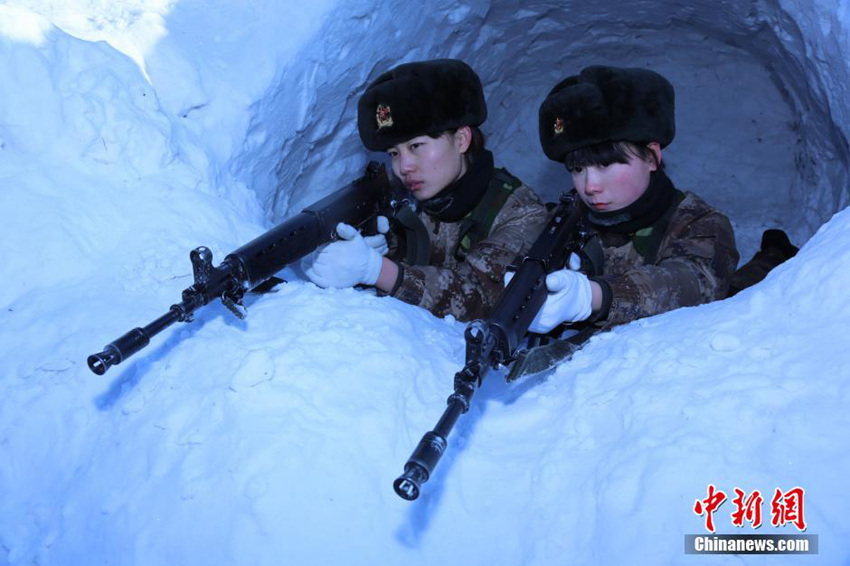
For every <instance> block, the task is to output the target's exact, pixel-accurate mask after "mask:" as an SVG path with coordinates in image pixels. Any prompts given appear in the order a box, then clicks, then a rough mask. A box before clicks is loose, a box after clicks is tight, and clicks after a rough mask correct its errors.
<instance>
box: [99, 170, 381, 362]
mask: <svg viewBox="0 0 850 566" xmlns="http://www.w3.org/2000/svg"><path fill="white" fill-rule="evenodd" d="M390 196H391V191H390V184H389V178H388V177H387V172H386V168H385V167H384V166H383V165H378V164H377V163H376V162H374V161H373V162H370V163H369V165H368V166H367V167H366V172H365V174H364V175H363V177H361V178H359V179H357V180H356V181H353V182H351V183H349V184H348V185H346V186H345V187H343V188H342V189H340V190H339V191H337V192H335V193H333V194H331V195H329V196H327V197H325V198H323V199H321V200H319V201H318V202H316V203H314V204H312V205H310V206H308V207H307V208H305V209H304V210H302V211H301V212H300V213H299V214H297V215H296V216H294V217H292V218H290V219H289V220H286V221H284V222H283V223H281V224H279V225H278V226H276V227H274V228H272V229H271V230H269V231H268V232H266V233H265V234H262V235H260V236H258V237H257V238H255V239H253V240H251V241H250V242H248V243H247V244H245V245H244V246H242V247H241V248H239V249H237V250H236V251H234V252H233V253H231V254H229V255H227V256H226V257H225V258H224V261H222V262H221V264H219V265H218V266H217V267H213V264H212V252H211V251H210V250H209V249H208V248H206V247H203V246H201V247H198V248H195V249H194V250H192V251H191V252H190V253H189V259H190V260H191V262H192V272H193V274H194V278H195V283H194V284H193V285H192V286H191V287H189V288H187V289H185V290H184V291H183V295H182V299H183V300H182V301H181V302H179V303H177V304H174V305H171V308H170V309H169V310H168V312H167V313H166V314H164V315H163V316H161V317H159V318H157V319H156V320H154V321H153V322H151V323H150V324H148V325H147V326H144V327H141V328H134V329H133V330H131V331H129V332H127V333H126V334H124V335H123V336H121V337H120V338H118V339H116V340H115V341H113V342H110V343H109V344H107V345H106V346H105V347H104V348H103V351H102V352H98V353H97V354H92V355H91V356H89V357H88V359H87V362H88V366H89V369H91V370H92V371H93V372H94V373H96V374H97V375H103V374H104V373H106V370H107V369H109V368H110V367H111V366H114V365H118V364H120V363H121V362H122V361H124V360H126V359H127V358H129V357H130V356H132V355H133V354H135V353H136V352H138V351H139V350H141V349H142V348H144V347H145V346H147V345H148V344H149V343H150V340H151V338H152V337H153V336H155V335H157V334H159V333H160V332H162V331H163V330H165V329H166V328H168V327H169V326H171V325H172V324H174V323H175V322H191V321H192V315H193V313H194V312H195V311H196V310H198V309H199V308H201V307H202V306H205V305H207V304H208V303H210V302H211V301H213V300H214V299H221V301H222V303H224V305H225V306H226V307H227V308H228V309H229V310H230V311H231V312H233V314H235V315H236V316H238V317H239V318H244V317H245V313H244V312H242V311H244V305H243V303H242V297H243V296H244V295H245V293H246V292H247V291H249V290H251V291H254V292H263V291H265V290H267V289H269V288H271V287H273V286H274V285H275V284H277V283H279V282H280V281H281V280H280V279H277V278H276V277H274V274H275V273H277V272H278V271H280V270H281V269H283V268H284V267H286V266H287V265H289V264H291V263H293V262H295V261H298V260H299V259H301V258H302V257H304V256H305V255H307V254H309V253H311V252H313V251H314V250H315V249H316V248H317V247H319V246H320V245H322V244H325V243H327V242H330V241H332V240H334V239H336V237H337V236H336V232H335V229H336V225H337V224H338V223H339V222H345V223H347V224H351V225H352V226H354V227H356V228H358V229H362V228H365V227H367V225H368V224H369V223H370V222H371V223H372V224H374V221H375V219H376V217H377V215H378V214H379V213H382V212H383V211H384V209H386V208H387V207H388V206H389V204H390ZM383 213H385V214H386V212H383ZM388 215H389V214H388ZM240 308H241V309H242V310H240Z"/></svg>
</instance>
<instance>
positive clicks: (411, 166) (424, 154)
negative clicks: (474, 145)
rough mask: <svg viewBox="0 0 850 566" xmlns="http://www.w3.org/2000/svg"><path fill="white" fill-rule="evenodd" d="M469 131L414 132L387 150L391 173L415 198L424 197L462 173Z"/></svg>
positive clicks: (432, 194) (459, 176)
mask: <svg viewBox="0 0 850 566" xmlns="http://www.w3.org/2000/svg"><path fill="white" fill-rule="evenodd" d="M470 140H471V132H470V130H469V128H460V129H458V130H457V131H456V132H455V133H453V134H448V133H446V134H443V135H442V136H440V137H438V138H432V137H430V136H417V137H415V138H413V139H410V140H407V141H406V142H404V143H400V144H398V145H394V146H393V147H391V148H390V149H388V150H387V153H388V154H389V155H390V157H391V158H392V165H393V173H395V175H396V177H398V178H399V179H401V180H402V182H403V183H404V186H405V187H407V188H408V190H409V191H410V192H411V193H412V194H413V196H414V198H416V200H420V201H421V200H428V199H430V198H432V197H434V196H436V195H438V194H440V192H442V190H443V189H445V188H446V187H447V186H449V185H450V184H451V183H452V182H454V181H456V180H458V179H460V178H461V177H462V176H463V174H464V173H466V167H467V165H466V156H465V155H464V153H465V152H466V150H467V149H468V148H469V142H470Z"/></svg>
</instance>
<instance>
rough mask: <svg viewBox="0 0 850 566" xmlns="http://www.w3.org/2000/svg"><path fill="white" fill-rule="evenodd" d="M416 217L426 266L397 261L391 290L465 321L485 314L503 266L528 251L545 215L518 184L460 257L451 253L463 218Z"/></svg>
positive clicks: (496, 291)
mask: <svg viewBox="0 0 850 566" xmlns="http://www.w3.org/2000/svg"><path fill="white" fill-rule="evenodd" d="M418 216H419V218H420V220H421V221H422V223H423V224H424V225H425V227H426V228H427V231H428V234H429V236H430V240H431V254H430V261H429V264H428V265H409V264H406V263H401V262H399V267H400V268H401V270H402V274H401V276H400V278H401V280H400V282H397V283H396V288H395V289H393V292H392V293H390V294H391V295H392V296H394V297H396V298H398V299H400V300H402V301H404V302H406V303H410V304H412V305H418V306H420V307H422V308H425V309H427V310H429V311H431V312H432V313H434V314H435V315H437V316H445V315H447V314H451V315H454V316H455V317H456V318H457V319H459V320H464V321H467V320H473V319H476V318H483V317H485V316H487V314H489V312H490V310H491V309H492V308H493V306H494V305H495V303H496V300H497V299H498V298H499V295H501V293H502V291H503V290H504V275H505V269H506V268H507V266H508V265H510V264H511V263H512V262H513V261H515V260H516V259H517V256H518V255H519V254H522V253H524V252H526V251H528V249H529V248H530V247H531V244H532V243H534V240H535V239H536V238H537V236H538V234H539V233H540V231H541V230H542V229H543V226H544V224H545V223H546V219H547V216H548V213H547V211H546V207H545V206H544V205H543V203H542V202H541V201H540V198H539V197H538V196H537V195H536V194H535V193H534V191H532V190H531V189H530V188H528V187H527V186H525V185H520V186H519V187H518V188H516V189H514V191H513V193H511V195H510V196H509V197H508V198H507V200H506V201H505V204H504V205H503V206H502V208H501V209H500V210H499V213H498V214H497V215H496V217H495V220H494V221H493V224H492V226H491V228H490V232H489V235H488V236H487V237H486V238H484V239H482V240H481V241H479V242H478V243H477V244H475V245H473V246H472V248H471V249H470V251H469V253H468V254H465V256H463V257H458V254H457V253H456V252H457V250H458V247H459V243H460V239H461V234H460V232H461V224H462V222H441V221H439V220H437V219H436V218H433V217H432V216H430V215H429V214H427V213H425V212H422V211H420V212H419V213H418ZM391 257H393V252H392V251H391Z"/></svg>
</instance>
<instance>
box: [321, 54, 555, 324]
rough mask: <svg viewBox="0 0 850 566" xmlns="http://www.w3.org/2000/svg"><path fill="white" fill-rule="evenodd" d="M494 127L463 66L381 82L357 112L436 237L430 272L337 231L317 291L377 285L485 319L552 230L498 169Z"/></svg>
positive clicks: (366, 141) (426, 66)
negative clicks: (516, 268)
mask: <svg viewBox="0 0 850 566" xmlns="http://www.w3.org/2000/svg"><path fill="white" fill-rule="evenodd" d="M486 117H487V107H486V104H485V101H484V91H483V89H482V86H481V81H480V79H479V78H478V75H476V74H475V72H474V71H473V70H472V69H471V68H470V67H469V66H468V65H467V64H466V63H463V62H462V61H458V60H451V59H442V60H434V61H423V62H418V63H408V64H403V65H399V66H398V67H396V68H394V69H392V70H390V71H388V72H386V73H384V74H382V75H381V76H379V77H378V78H377V79H376V80H375V81H374V82H373V83H372V84H370V85H369V86H368V88H367V89H366V92H365V93H364V94H363V96H362V97H361V98H360V102H359V104H358V117H357V127H358V130H359V132H360V139H361V140H362V141H363V145H365V146H366V147H367V148H368V149H370V150H372V151H386V152H387V153H388V154H389V155H390V157H391V159H392V169H393V173H394V174H395V176H396V177H397V178H398V179H400V180H401V182H402V183H403V184H404V186H405V187H406V188H407V189H408V190H409V191H410V193H412V195H413V197H414V198H415V199H416V200H417V201H418V204H419V205H420V206H419V211H418V213H417V215H418V217H419V219H420V220H421V223H422V225H424V228H425V229H424V230H421V231H420V232H421V233H422V234H427V235H428V236H429V240H430V241H429V242H428V245H429V246H430V252H429V253H428V254H427V256H428V257H427V259H426V260H425V261H426V262H427V265H412V264H411V263H410V261H404V260H402V259H400V258H399V257H398V256H397V255H394V254H392V253H391V254H390V256H391V257H382V256H381V254H380V253H379V251H378V250H377V249H376V248H375V247H373V245H374V239H373V238H371V242H370V238H365V239H364V238H363V237H362V236H361V235H360V234H359V233H357V231H356V230H355V229H354V228H352V227H351V226H347V225H340V226H339V227H338V229H337V232H338V234H339V236H340V237H341V239H340V240H339V241H336V242H333V243H331V244H329V245H328V246H327V247H325V248H324V249H323V250H322V251H321V252H320V253H319V254H317V256H316V257H315V259H314V260H313V261H312V265H310V266H309V267H308V268H307V269H306V270H305V271H306V273H307V276H308V277H309V278H310V280H311V281H313V282H314V283H316V284H317V285H319V286H320V287H350V286H354V285H359V284H363V285H374V286H375V287H377V289H378V290H379V292H382V293H384V294H389V295H392V296H394V297H396V298H398V299H400V300H402V301H405V302H407V303H410V304H414V305H419V306H421V307H423V308H426V309H428V310H429V311H431V312H432V313H434V314H435V315H437V316H445V315H447V314H452V315H454V316H455V317H457V318H458V319H460V320H470V319H473V318H480V317H484V316H486V315H487V313H488V312H489V310H490V309H491V308H492V306H493V305H494V303H495V301H496V300H497V298H498V297H499V294H500V293H501V291H502V280H503V276H504V273H505V268H506V267H507V266H508V264H510V263H511V262H512V261H514V259H515V258H516V256H517V255H518V254H520V253H523V252H524V251H526V250H527V249H528V248H529V247H530V246H531V244H532V243H533V241H534V239H535V238H536V236H537V234H538V233H539V232H540V230H541V229H542V227H543V225H544V223H545V221H546V208H545V206H544V205H543V204H542V203H541V201H540V199H539V198H538V197H537V195H535V194H534V192H533V191H532V190H531V189H529V188H528V187H526V186H525V185H523V184H522V182H521V181H519V180H518V179H517V178H516V177H514V176H512V175H511V174H510V173H508V172H507V171H505V170H504V169H495V168H494V166H493V155H492V153H490V152H489V151H487V150H485V149H484V136H483V134H482V133H481V132H480V131H479V129H478V126H480V125H481V124H482V123H483V122H484V120H485V119H486Z"/></svg>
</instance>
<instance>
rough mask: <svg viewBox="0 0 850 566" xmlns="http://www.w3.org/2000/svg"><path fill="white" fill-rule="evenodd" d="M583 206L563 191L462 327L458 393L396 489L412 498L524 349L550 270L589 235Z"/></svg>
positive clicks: (418, 448)
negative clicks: (488, 299)
mask: <svg viewBox="0 0 850 566" xmlns="http://www.w3.org/2000/svg"><path fill="white" fill-rule="evenodd" d="M590 236H591V233H590V230H589V229H588V228H587V226H586V223H585V220H584V215H583V213H582V207H581V206H579V205H578V202H577V196H576V194H575V193H574V192H572V193H569V194H564V195H562V196H561V198H560V201H559V203H558V205H557V208H556V209H555V213H554V215H553V216H552V218H551V220H550V221H549V223H548V224H547V225H546V228H545V229H544V230H543V232H542V233H541V234H540V236H538V237H537V240H536V241H535V242H534V244H533V245H532V246H531V250H530V251H529V252H528V255H526V256H525V257H524V258H523V260H522V263H521V264H520V266H519V268H518V269H517V271H516V274H515V275H514V277H513V279H511V281H510V283H509V284H508V286H507V287H506V288H505V290H504V291H503V292H502V295H501V296H500V297H499V300H498V301H497V302H496V305H495V307H493V311H492V312H491V314H490V317H489V318H487V319H486V320H475V321H473V322H471V323H470V324H469V325H468V326H467V327H466V331H465V333H464V339H465V340H466V363H465V365H464V366H463V369H461V370H460V371H459V372H457V373H456V374H455V377H454V393H452V394H451V395H450V396H449V398H448V401H447V404H448V407H446V409H445V411H444V412H443V415H442V417H440V420H439V421H438V422H437V425H436V426H435V427H434V430H432V431H430V432H427V433H425V435H424V436H423V437H422V440H420V441H419V444H418V445H417V446H416V449H415V450H414V451H413V454H411V456H410V458H409V459H408V460H407V463H406V464H405V465H404V473H403V474H402V475H401V476H399V477H398V478H397V479H396V480H395V482H393V488H394V489H395V492H396V493H397V494H398V495H399V496H400V497H402V498H404V499H407V500H409V501H413V500H414V499H416V498H417V497H419V492H420V489H421V487H422V484H424V483H425V482H427V481H428V479H429V478H430V477H431V475H432V474H433V472H434V468H435V467H436V466H437V463H438V462H439V461H440V458H441V457H442V456H443V453H444V452H445V451H446V447H447V446H448V440H447V439H448V436H449V434H450V433H451V431H452V429H453V428H454V426H455V423H457V420H458V418H459V417H460V415H462V414H464V413H466V412H467V411H468V410H469V405H470V402H471V401H472V397H473V395H475V392H476V391H477V390H478V388H479V387H480V386H481V384H482V382H483V381H484V378H485V377H486V376H487V374H488V373H489V372H490V370H491V369H494V368H501V367H503V366H505V365H507V364H509V363H511V362H513V361H514V360H515V359H516V357H517V356H518V355H519V354H520V353H521V352H520V351H519V350H520V343H521V341H522V339H523V337H524V336H525V334H526V332H527V331H528V327H529V326H530V325H531V322H532V321H533V320H534V317H535V316H536V315H537V312H538V311H539V310H540V308H541V307H542V306H543V303H544V301H545V300H546V294H547V292H548V291H547V289H546V275H547V274H548V273H549V272H551V271H553V270H555V269H560V268H562V267H563V266H564V265H566V263H567V261H568V260H569V257H570V254H571V253H573V252H576V253H578V252H579V251H580V250H581V248H582V246H583V245H584V243H585V242H586V241H587V240H588V239H589V238H590Z"/></svg>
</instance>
